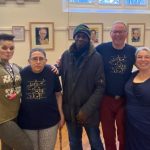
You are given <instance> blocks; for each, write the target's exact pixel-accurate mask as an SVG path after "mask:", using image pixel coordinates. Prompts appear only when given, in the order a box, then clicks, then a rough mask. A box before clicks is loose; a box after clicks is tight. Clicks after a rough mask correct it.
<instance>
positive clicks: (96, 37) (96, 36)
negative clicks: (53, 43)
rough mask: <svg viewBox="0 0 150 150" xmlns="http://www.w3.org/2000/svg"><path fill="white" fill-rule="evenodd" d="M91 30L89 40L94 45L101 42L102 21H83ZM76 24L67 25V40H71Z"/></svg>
mask: <svg viewBox="0 0 150 150" xmlns="http://www.w3.org/2000/svg"><path fill="white" fill-rule="evenodd" d="M85 24H86V25H87V26H88V27H89V28H90V30H91V41H92V43H93V44H94V45H95V46H96V45H98V44H100V43H102V42H103V24H102V23H85ZM75 27H76V26H69V28H68V40H73V32H74V29H75Z"/></svg>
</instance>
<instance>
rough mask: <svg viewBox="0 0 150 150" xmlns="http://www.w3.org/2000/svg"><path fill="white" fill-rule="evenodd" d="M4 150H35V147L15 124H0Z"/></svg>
mask: <svg viewBox="0 0 150 150" xmlns="http://www.w3.org/2000/svg"><path fill="white" fill-rule="evenodd" d="M0 139H1V140H2V150H12V149H15V150H33V145H32V142H31V140H30V139H29V137H28V136H27V135H26V133H25V132H24V131H23V130H22V129H21V128H20V127H19V126H18V125H17V124H16V123H15V122H14V121H7V122H5V123H2V124H0Z"/></svg>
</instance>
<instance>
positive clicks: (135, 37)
mask: <svg viewBox="0 0 150 150" xmlns="http://www.w3.org/2000/svg"><path fill="white" fill-rule="evenodd" d="M127 26H128V38H127V43H128V44H130V45H133V46H135V47H140V46H144V44H145V23H128V24H127Z"/></svg>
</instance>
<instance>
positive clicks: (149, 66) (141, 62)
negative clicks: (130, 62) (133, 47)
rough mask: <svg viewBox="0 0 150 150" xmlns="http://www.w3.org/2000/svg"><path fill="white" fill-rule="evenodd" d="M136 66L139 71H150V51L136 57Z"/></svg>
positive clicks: (144, 51) (142, 51) (141, 52)
mask: <svg viewBox="0 0 150 150" xmlns="http://www.w3.org/2000/svg"><path fill="white" fill-rule="evenodd" d="M135 64H136V67H137V68H138V69H139V70H150V51H146V50H141V51H139V52H138V53H137V55H136V63H135Z"/></svg>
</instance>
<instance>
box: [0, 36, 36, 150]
mask: <svg viewBox="0 0 150 150" xmlns="http://www.w3.org/2000/svg"><path fill="white" fill-rule="evenodd" d="M13 39H14V36H13V35H9V34H0V139H1V140H2V150H12V149H15V150H33V147H32V144H31V141H30V139H29V138H28V136H27V135H26V134H25V133H24V132H23V131H22V129H20V127H19V126H18V125H17V124H16V117H17V114H18V110H19V106H20V83H21V78H20V73H19V72H20V68H19V67H18V66H17V65H16V64H13V63H10V62H9V61H10V59H11V58H12V57H13V54H14V49H15V46H14V40H13Z"/></svg>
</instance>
